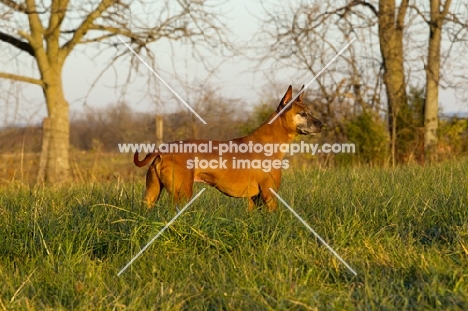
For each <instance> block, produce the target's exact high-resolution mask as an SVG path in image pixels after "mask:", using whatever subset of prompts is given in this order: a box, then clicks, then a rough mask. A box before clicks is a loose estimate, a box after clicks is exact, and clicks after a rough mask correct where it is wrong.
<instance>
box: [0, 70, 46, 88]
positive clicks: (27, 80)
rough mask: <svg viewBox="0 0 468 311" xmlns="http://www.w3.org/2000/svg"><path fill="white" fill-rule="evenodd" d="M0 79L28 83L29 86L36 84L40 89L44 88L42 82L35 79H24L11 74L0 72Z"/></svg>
mask: <svg viewBox="0 0 468 311" xmlns="http://www.w3.org/2000/svg"><path fill="white" fill-rule="evenodd" d="M0 78H5V79H9V80H15V81H20V82H26V83H30V84H37V85H39V86H41V87H44V82H43V81H42V80H39V79H35V78H30V77H25V76H20V75H15V74H11V73H5V72H0Z"/></svg>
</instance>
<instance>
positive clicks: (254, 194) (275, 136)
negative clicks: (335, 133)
mask: <svg viewBox="0 0 468 311" xmlns="http://www.w3.org/2000/svg"><path fill="white" fill-rule="evenodd" d="M303 88H304V86H302V88H301V90H302V89H303ZM303 95H304V93H301V94H300V95H299V96H298V97H297V98H296V99H295V100H294V102H293V103H292V104H290V105H289V106H288V107H287V108H286V109H285V110H284V111H283V112H282V113H281V114H280V115H279V116H277V115H278V114H279V113H280V111H281V110H283V108H284V107H286V106H287V104H288V103H289V102H290V101H291V99H292V97H293V96H292V87H291V86H289V88H288V90H287V91H286V94H285V95H284V97H283V98H282V99H281V102H280V104H279V105H278V108H277V109H276V111H274V112H273V113H272V114H271V115H270V117H269V118H268V119H267V120H266V121H265V122H264V123H263V124H262V125H260V126H259V127H258V128H257V129H256V130H255V131H254V132H253V133H252V134H250V135H247V136H245V137H240V138H236V139H233V140H230V141H208V140H185V141H178V142H172V143H169V144H164V145H165V147H166V148H167V149H169V147H170V146H172V147H174V148H173V149H171V150H165V152H161V150H162V149H163V148H162V147H163V145H161V146H159V150H158V151H156V152H154V153H148V154H147V155H146V157H145V158H144V159H143V160H141V161H140V160H139V159H138V151H137V152H135V155H134V163H135V165H136V166H138V167H142V166H144V165H146V164H148V163H149V162H150V161H153V162H152V163H151V165H150V167H149V169H148V172H147V174H146V191H145V202H146V204H147V205H148V207H150V206H151V205H152V204H153V203H154V202H156V201H157V200H158V199H159V196H160V194H161V191H162V190H163V188H166V189H167V190H168V192H169V193H170V195H171V196H172V198H173V200H174V202H175V203H176V204H177V205H179V204H181V203H183V202H184V201H187V200H188V199H190V198H191V197H192V186H193V183H194V182H202V183H206V184H208V185H210V186H213V187H215V188H216V189H218V190H219V191H221V192H222V193H224V194H226V195H228V196H231V197H236V198H247V199H248V210H249V211H252V210H253V209H254V208H255V207H256V206H257V205H259V204H260V203H261V201H263V203H264V204H266V206H267V210H268V211H274V210H276V208H277V203H276V198H275V197H274V196H273V194H272V193H271V191H270V190H269V188H272V189H273V190H274V191H276V192H277V191H278V189H279V187H280V182H281V168H287V166H288V165H284V164H285V162H284V161H287V160H283V159H284V156H285V152H282V151H281V150H278V149H277V148H275V150H274V151H273V152H270V153H265V152H264V153H262V152H253V150H252V146H253V147H256V148H255V149H256V151H259V150H260V149H261V147H262V146H265V147H266V146H267V145H269V146H272V145H274V144H276V145H278V144H290V143H291V142H292V141H293V140H294V138H295V137H296V136H297V135H311V134H314V133H320V131H321V129H322V127H323V124H322V122H321V121H319V120H318V119H316V118H314V117H313V116H312V113H311V111H310V109H309V108H308V107H307V106H306V105H305V104H304V103H303V102H302V99H303ZM276 116H277V118H276V119H275V120H274V121H273V122H272V123H271V124H268V123H269V121H270V120H272V119H273V118H275V117H276ZM184 146H186V147H190V148H188V149H189V150H190V152H180V151H181V150H183V147H184ZM226 146H228V147H229V150H226ZM249 146H250V148H248V147H249ZM175 147H177V148H180V149H179V150H177V152H175V151H176V150H175V149H176V148H175ZM197 147H198V149H197ZM221 149H223V151H224V152H223V153H222V154H221V153H220V150H221ZM265 149H266V148H265ZM286 163H287V162H286ZM265 164H267V165H265ZM265 168H266V169H265Z"/></svg>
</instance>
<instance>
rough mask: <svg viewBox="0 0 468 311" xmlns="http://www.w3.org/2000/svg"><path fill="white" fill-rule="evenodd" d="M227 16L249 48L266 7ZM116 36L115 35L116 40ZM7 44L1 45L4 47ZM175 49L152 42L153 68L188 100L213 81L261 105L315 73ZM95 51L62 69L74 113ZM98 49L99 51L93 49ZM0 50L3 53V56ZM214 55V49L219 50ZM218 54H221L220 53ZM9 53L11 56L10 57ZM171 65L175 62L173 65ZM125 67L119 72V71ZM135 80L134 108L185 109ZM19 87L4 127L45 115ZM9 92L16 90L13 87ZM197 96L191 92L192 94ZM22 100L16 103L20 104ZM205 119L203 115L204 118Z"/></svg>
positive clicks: (105, 90)
mask: <svg viewBox="0 0 468 311" xmlns="http://www.w3.org/2000/svg"><path fill="white" fill-rule="evenodd" d="M223 11H225V12H226V14H227V16H226V17H225V18H222V20H223V21H224V22H225V23H226V24H227V26H228V28H229V29H231V31H232V37H230V38H229V40H231V42H237V43H238V45H239V47H241V48H242V47H248V46H250V45H251V44H254V43H255V42H252V39H253V36H254V35H255V34H256V33H257V32H258V29H259V27H260V23H259V21H258V19H257V18H256V17H255V16H254V15H256V16H261V15H262V7H261V5H260V4H259V3H258V2H254V1H249V0H236V1H233V0H232V1H227V2H226V6H225V8H224V10H223ZM113 40H117V38H115V39H113ZM3 44H4V43H0V47H1V46H2V45H3ZM343 45H344V44H343V42H337V43H336V48H337V49H340V48H341V47H342V46H343ZM173 46H174V48H175V50H176V53H173V52H172V51H171V49H170V48H169V45H168V44H167V42H159V43H157V44H155V45H154V46H152V49H153V51H154V52H155V54H156V55H157V59H156V62H157V64H156V68H154V69H155V71H156V72H158V74H159V75H161V76H162V77H163V78H164V79H165V81H166V82H167V83H169V84H170V85H171V86H172V87H173V88H174V89H175V90H176V91H177V92H178V93H179V94H180V96H181V97H183V98H184V99H185V100H186V101H187V102H188V103H189V104H190V102H191V99H192V98H193V97H192V96H191V94H190V90H188V89H187V88H186V85H187V84H188V85H192V87H199V86H200V85H201V84H204V83H206V84H210V85H213V86H215V87H219V92H220V93H221V95H222V96H224V97H228V98H238V99H239V101H238V103H239V105H245V104H247V105H250V104H251V105H252V106H253V105H255V104H258V103H259V100H260V98H259V96H260V94H264V93H265V92H267V93H269V94H270V95H271V96H272V97H275V96H276V97H277V98H278V99H279V98H280V96H282V95H283V93H284V92H285V90H286V88H287V86H288V85H289V84H292V85H293V87H294V88H295V89H298V88H299V87H300V85H302V84H305V83H307V82H308V81H309V80H310V79H312V76H311V75H309V76H307V75H304V74H303V73H301V75H300V78H299V79H298V78H297V77H298V75H297V74H296V73H295V72H294V71H289V72H288V71H281V72H279V71H278V70H276V69H275V68H268V67H266V66H263V68H260V70H256V71H255V72H253V66H254V63H253V62H251V61H249V60H247V59H245V58H243V57H235V58H232V59H223V58H222V57H219V56H218V57H216V56H213V55H208V54H207V60H209V62H211V63H212V65H213V64H217V63H221V62H222V61H223V60H224V62H222V65H221V66H219V67H218V68H217V69H216V70H214V72H213V73H211V74H210V71H209V70H212V68H206V66H205V65H203V64H202V63H201V62H197V61H195V60H194V59H193V57H192V52H191V50H190V48H187V46H183V45H181V44H179V43H174V45H173ZM88 49H89V47H88ZM90 52H93V50H92V49H89V50H88V53H86V54H83V53H80V52H79V51H75V52H74V53H72V54H71V55H70V57H69V58H68V60H67V63H66V65H65V69H64V75H63V77H64V88H65V95H66V98H67V100H68V101H69V103H70V112H71V114H72V115H76V114H77V113H82V112H83V111H85V110H86V107H85V104H84V97H85V96H86V94H87V93H88V90H89V87H90V85H91V83H92V82H93V81H94V79H95V78H96V77H97V76H98V75H99V73H100V72H101V71H102V69H103V68H104V66H105V65H106V64H107V63H108V62H107V59H108V58H106V56H107V57H109V54H108V55H106V53H103V54H102V55H100V56H99V57H97V58H94V59H90V58H89V56H87V55H91V54H93V53H90ZM94 52H95V51H94ZM1 54H2V53H1V51H0V55H1ZM215 54H216V53H215ZM218 54H219V53H218ZM10 57H12V56H11V55H10ZM27 64H28V63H23V65H27ZM173 64H175V66H174V67H173ZM121 66H122V68H118V67H117V68H116V72H114V71H109V72H108V73H107V74H106V75H104V76H103V77H102V78H101V79H100V80H99V82H98V84H97V85H96V86H95V88H94V89H93V90H92V91H91V93H90V94H89V96H88V99H87V105H89V106H90V107H93V108H98V107H106V106H107V105H109V104H112V103H115V102H116V101H117V100H118V99H119V97H120V94H121V92H122V90H121V89H118V88H117V89H116V88H114V81H115V77H116V76H117V77H118V80H119V81H120V82H123V81H124V79H125V77H126V76H125V75H124V74H122V72H123V71H124V70H123V69H124V66H125V64H121ZM120 69H122V71H121V72H120V71H119V70H120ZM0 70H2V71H6V72H14V73H18V70H17V69H16V68H13V67H12V66H8V65H6V66H5V65H0ZM21 73H28V74H30V75H33V73H30V72H28V67H27V66H26V68H22V69H21ZM140 74H141V75H150V74H151V73H150V71H149V70H147V69H146V68H143V67H142V69H141V73H140ZM265 74H266V75H267V76H268V78H269V79H271V80H273V81H277V82H280V84H284V86H283V87H280V88H278V86H276V87H273V86H271V85H270V84H269V81H268V80H267V79H266V78H265ZM135 81H136V82H134V83H132V84H130V85H128V86H127V92H128V94H129V96H127V97H126V101H127V102H128V103H129V104H131V106H132V108H133V109H134V110H135V111H138V112H149V113H155V112H160V111H166V112H167V111H173V110H174V109H176V108H175V107H183V106H182V104H181V103H180V102H178V101H177V99H175V98H174V97H173V96H171V95H170V93H169V91H168V90H167V89H166V87H165V86H164V85H162V84H160V100H161V102H162V104H161V105H160V106H157V105H156V103H155V102H153V101H152V100H151V99H149V98H146V99H145V98H144V94H145V85H144V79H135ZM0 83H1V84H2V85H3V86H5V85H6V84H4V83H7V82H6V81H5V80H0ZM16 87H17V88H18V89H19V88H21V89H23V90H25V92H23V93H24V97H22V98H21V99H20V100H19V103H16V102H14V101H13V99H12V98H13V97H12V96H10V97H7V100H8V105H6V104H5V99H4V98H0V127H2V126H5V124H6V123H9V125H11V124H12V123H14V124H17V125H25V124H33V123H36V124H37V123H39V122H40V120H42V118H43V117H44V116H46V110H45V105H44V99H43V96H42V92H41V91H40V89H39V87H36V86H29V85H25V84H20V85H17V86H16ZM10 90H14V88H11V89H10ZM192 95H193V94H192ZM440 99H441V106H442V107H443V111H444V112H446V113H447V112H461V111H462V112H468V105H467V104H465V103H463V102H461V101H460V100H457V99H456V98H455V96H454V95H453V91H442V92H441V96H440ZM16 104H18V105H16ZM202 117H203V116H202Z"/></svg>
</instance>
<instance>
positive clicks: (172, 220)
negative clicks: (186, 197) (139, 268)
mask: <svg viewBox="0 0 468 311" xmlns="http://www.w3.org/2000/svg"><path fill="white" fill-rule="evenodd" d="M205 190H206V188H203V189H202V190H200V192H198V193H197V195H196V196H194V197H193V198H192V199H191V200H190V202H188V203H187V205H185V206H184V208H183V209H181V210H180V212H178V213H177V215H175V216H174V218H172V219H171V221H169V222H168V223H167V225H165V226H164V228H162V229H161V231H159V232H158V234H156V235H155V236H154V238H152V239H151V241H149V242H148V244H146V245H145V247H143V248H142V249H141V250H140V251H139V252H138V254H136V255H135V256H134V257H133V258H132V260H130V261H129V263H128V264H127V265H125V267H123V268H122V270H120V272H119V273H117V276H120V275H121V274H122V273H123V272H124V271H125V270H127V268H128V267H130V265H131V264H132V263H133V262H134V261H135V260H136V259H137V258H138V257H140V255H141V254H143V252H144V251H145V250H146V249H147V248H148V247H149V246H150V245H151V244H152V243H153V242H154V241H155V240H156V239H157V238H158V237H159V236H160V235H161V234H162V233H163V232H164V231H166V229H167V228H168V227H169V226H170V225H171V224H172V223H173V222H174V221H175V220H176V219H177V217H179V216H180V215H181V214H182V213H183V212H184V211H185V210H186V209H187V208H188V207H189V206H190V205H191V204H192V203H193V202H194V201H195V200H196V199H197V198H198V197H199V196H200V195H201V194H202V192H203V191H205Z"/></svg>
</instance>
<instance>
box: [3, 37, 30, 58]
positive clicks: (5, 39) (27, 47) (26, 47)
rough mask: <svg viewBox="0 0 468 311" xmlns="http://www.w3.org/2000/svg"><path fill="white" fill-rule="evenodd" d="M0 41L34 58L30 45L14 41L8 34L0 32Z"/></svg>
mask: <svg viewBox="0 0 468 311" xmlns="http://www.w3.org/2000/svg"><path fill="white" fill-rule="evenodd" d="M0 41H3V42H6V43H9V44H11V45H13V46H14V47H15V48H17V49H20V50H22V51H24V52H26V53H28V54H29V55H31V56H34V55H35V53H34V49H33V48H32V47H31V45H30V44H29V43H28V42H24V41H21V40H19V39H16V38H15V37H13V36H10V35H9V34H6V33H3V32H1V31H0Z"/></svg>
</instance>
